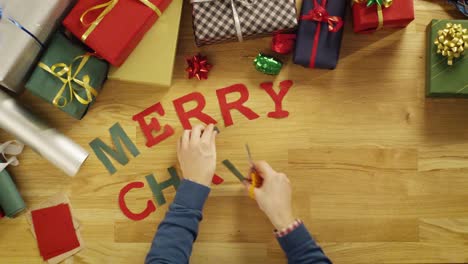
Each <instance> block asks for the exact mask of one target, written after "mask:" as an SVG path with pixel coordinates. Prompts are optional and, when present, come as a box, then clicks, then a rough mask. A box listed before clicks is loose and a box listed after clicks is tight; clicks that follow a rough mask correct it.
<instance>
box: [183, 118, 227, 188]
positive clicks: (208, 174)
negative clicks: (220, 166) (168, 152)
mask: <svg viewBox="0 0 468 264" xmlns="http://www.w3.org/2000/svg"><path fill="white" fill-rule="evenodd" d="M217 134H218V132H217V131H214V125H213V124H210V125H208V126H207V127H206V128H205V127H204V126H203V125H197V126H195V127H194V128H193V129H192V130H185V131H184V134H183V135H182V137H181V138H180V140H179V142H178V146H177V156H178V158H179V163H180V168H181V169H182V174H183V177H184V178H185V179H187V180H190V181H193V182H196V183H199V184H202V185H205V186H207V187H210V185H211V181H212V178H213V175H214V173H215V170H216V136H217Z"/></svg>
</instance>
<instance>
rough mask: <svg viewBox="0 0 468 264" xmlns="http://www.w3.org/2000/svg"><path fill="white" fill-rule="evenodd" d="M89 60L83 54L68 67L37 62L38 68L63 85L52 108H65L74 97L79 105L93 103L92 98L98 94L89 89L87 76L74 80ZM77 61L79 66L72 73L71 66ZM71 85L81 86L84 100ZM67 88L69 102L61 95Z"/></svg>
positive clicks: (87, 55)
mask: <svg viewBox="0 0 468 264" xmlns="http://www.w3.org/2000/svg"><path fill="white" fill-rule="evenodd" d="M89 58H90V55H89V54H85V55H82V56H78V57H76V58H74V59H73V61H72V62H71V63H70V65H67V64H65V63H57V64H54V65H52V66H51V67H49V66H47V65H46V64H44V63H42V62H39V67H40V68H42V69H43V70H45V71H46V72H48V73H50V74H52V75H53V76H55V77H57V78H59V79H60V81H62V83H63V86H62V87H61V88H60V90H59V91H58V93H57V95H56V96H55V98H54V100H53V101H52V103H53V104H54V106H56V107H60V108H62V107H65V106H66V105H67V104H69V103H70V102H71V101H73V97H75V98H76V100H77V101H78V102H80V103H81V104H83V105H88V104H90V103H91V102H92V101H93V96H94V97H96V96H97V95H98V92H97V91H96V89H94V88H93V87H91V85H90V84H89V82H90V80H91V79H90V77H89V75H85V76H83V80H79V79H77V78H76V76H78V74H79V73H80V71H81V70H82V69H83V67H84V66H85V65H86V63H87V62H88V60H89ZM80 60H81V61H80ZM77 61H80V64H79V65H78V68H77V69H76V71H73V65H74V64H75V63H76V62H77ZM73 83H76V84H78V85H79V86H81V87H82V88H83V89H85V91H86V99H85V98H83V97H81V96H80V95H79V94H78V92H77V91H76V89H74V88H73ZM67 87H68V88H69V90H70V99H69V100H68V99H67V98H66V97H65V96H63V93H64V92H65V90H66V88H67Z"/></svg>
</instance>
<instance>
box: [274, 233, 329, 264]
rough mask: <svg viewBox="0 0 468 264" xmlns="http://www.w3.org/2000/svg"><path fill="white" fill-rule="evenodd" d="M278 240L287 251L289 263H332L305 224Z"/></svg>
mask: <svg viewBox="0 0 468 264" xmlns="http://www.w3.org/2000/svg"><path fill="white" fill-rule="evenodd" d="M278 242H279V244H280V245H281V248H283V250H284V252H285V253H286V256H287V257H288V263H289V264H332V262H331V260H330V259H328V257H327V256H325V253H324V252H323V251H322V249H321V248H320V247H319V246H318V245H317V243H315V241H314V239H313V238H312V236H311V235H310V234H309V231H307V228H306V227H305V226H304V224H301V225H300V226H299V227H298V228H296V229H295V230H293V231H292V232H291V233H289V234H287V235H286V236H284V237H280V238H278Z"/></svg>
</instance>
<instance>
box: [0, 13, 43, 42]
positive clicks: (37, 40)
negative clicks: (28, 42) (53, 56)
mask: <svg viewBox="0 0 468 264" xmlns="http://www.w3.org/2000/svg"><path fill="white" fill-rule="evenodd" d="M3 14H4V9H3V8H2V7H0V20H2V18H3V17H4V15H3ZM6 19H7V20H8V21H10V22H11V23H12V24H13V25H15V26H16V27H18V28H19V29H21V30H22V31H23V32H24V33H26V34H28V35H29V36H30V37H31V38H33V39H34V40H35V41H36V43H37V44H39V46H41V48H44V44H43V43H42V42H41V41H40V40H39V38H38V37H36V36H34V34H33V33H32V32H31V31H29V30H28V29H27V28H25V27H23V25H21V24H20V23H19V22H18V21H17V20H15V19H14V18H12V17H6Z"/></svg>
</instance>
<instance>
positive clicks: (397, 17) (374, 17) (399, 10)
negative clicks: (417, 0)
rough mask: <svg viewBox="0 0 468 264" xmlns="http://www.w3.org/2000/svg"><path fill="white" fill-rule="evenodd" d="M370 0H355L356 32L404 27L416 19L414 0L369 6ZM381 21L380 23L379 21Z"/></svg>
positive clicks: (354, 20)
mask: <svg viewBox="0 0 468 264" xmlns="http://www.w3.org/2000/svg"><path fill="white" fill-rule="evenodd" d="M368 1H369V0H357V1H356V0H354V3H353V22H354V32H357V33H368V32H373V31H376V30H379V29H381V28H382V27H383V28H403V27H406V26H407V25H408V24H409V23H411V21H413V20H414V3H413V0H393V1H391V2H392V4H391V5H390V6H388V7H385V6H384V5H382V6H381V7H380V8H379V6H378V4H373V5H371V6H367V3H368ZM379 21H380V23H379Z"/></svg>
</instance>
